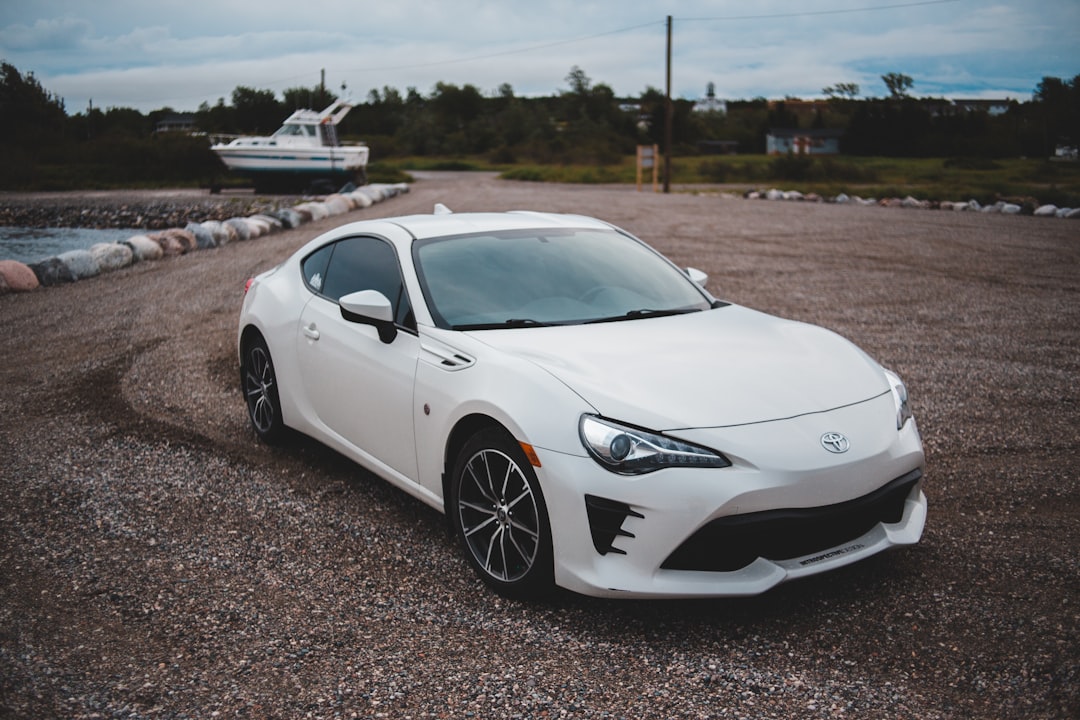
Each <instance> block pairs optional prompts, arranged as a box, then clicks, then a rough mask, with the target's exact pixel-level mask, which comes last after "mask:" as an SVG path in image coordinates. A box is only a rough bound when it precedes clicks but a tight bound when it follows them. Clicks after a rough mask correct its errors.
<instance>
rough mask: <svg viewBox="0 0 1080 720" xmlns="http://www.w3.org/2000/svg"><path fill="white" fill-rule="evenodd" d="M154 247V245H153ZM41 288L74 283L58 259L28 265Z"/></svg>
mask: <svg viewBox="0 0 1080 720" xmlns="http://www.w3.org/2000/svg"><path fill="white" fill-rule="evenodd" d="M155 247H156V245H155ZM30 269H31V270H33V271H34V274H35V275H37V279H38V282H39V283H40V284H41V286H42V287H52V286H53V285H62V284H63V283H69V282H75V276H74V275H72V274H71V271H70V270H68V266H67V265H65V264H64V263H62V262H61V261H60V259H59V258H56V257H51V258H45V259H44V260H41V261H39V262H36V263H32V264H31V265H30Z"/></svg>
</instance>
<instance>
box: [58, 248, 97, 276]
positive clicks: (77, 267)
mask: <svg viewBox="0 0 1080 720" xmlns="http://www.w3.org/2000/svg"><path fill="white" fill-rule="evenodd" d="M56 257H57V258H58V259H59V260H60V262H62V263H64V264H65V265H67V268H68V270H70V271H71V275H72V276H73V277H74V278H75V279H76V280H82V279H83V278H90V277H96V276H98V275H100V274H101V267H100V266H99V265H98V263H97V260H95V259H94V256H93V254H91V252H90V251H89V250H68V251H67V252H64V253H60V254H59V255H57V256H56Z"/></svg>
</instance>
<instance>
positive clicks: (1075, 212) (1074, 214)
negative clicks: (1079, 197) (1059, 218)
mask: <svg viewBox="0 0 1080 720" xmlns="http://www.w3.org/2000/svg"><path fill="white" fill-rule="evenodd" d="M1065 217H1066V218H1067V219H1069V220H1076V219H1078V218H1080V208H1073V209H1072V210H1070V211H1069V212H1067V213H1066V214H1065Z"/></svg>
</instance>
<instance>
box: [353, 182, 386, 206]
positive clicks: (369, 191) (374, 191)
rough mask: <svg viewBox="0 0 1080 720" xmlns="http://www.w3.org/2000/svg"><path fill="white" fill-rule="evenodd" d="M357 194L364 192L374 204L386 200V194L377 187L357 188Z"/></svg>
mask: <svg viewBox="0 0 1080 720" xmlns="http://www.w3.org/2000/svg"><path fill="white" fill-rule="evenodd" d="M357 192H362V193H364V194H365V195H367V196H368V197H369V198H371V202H373V203H379V202H382V201H383V200H385V199H386V193H384V192H383V191H382V189H380V188H379V187H378V186H375V185H365V186H364V187H362V188H357Z"/></svg>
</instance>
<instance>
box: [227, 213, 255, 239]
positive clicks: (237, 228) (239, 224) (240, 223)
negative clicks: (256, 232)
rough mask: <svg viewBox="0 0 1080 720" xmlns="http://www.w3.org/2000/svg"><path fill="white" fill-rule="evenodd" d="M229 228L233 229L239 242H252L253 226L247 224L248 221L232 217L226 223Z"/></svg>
mask: <svg viewBox="0 0 1080 720" xmlns="http://www.w3.org/2000/svg"><path fill="white" fill-rule="evenodd" d="M224 224H225V225H226V226H227V227H230V228H232V230H233V231H234V232H235V233H236V239H237V240H250V239H251V226H249V225H248V224H247V220H246V219H244V218H239V217H232V218H229V219H228V220H226V221H225V223H224Z"/></svg>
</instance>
